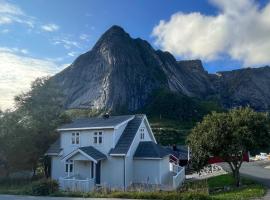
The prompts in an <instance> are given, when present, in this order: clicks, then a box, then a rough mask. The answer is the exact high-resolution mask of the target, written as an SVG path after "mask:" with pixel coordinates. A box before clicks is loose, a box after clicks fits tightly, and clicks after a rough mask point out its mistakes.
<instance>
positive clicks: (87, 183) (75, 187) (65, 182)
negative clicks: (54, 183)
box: [59, 177, 95, 192]
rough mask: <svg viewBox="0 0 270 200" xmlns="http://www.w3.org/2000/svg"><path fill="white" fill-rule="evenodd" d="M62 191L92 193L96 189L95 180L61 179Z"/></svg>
mask: <svg viewBox="0 0 270 200" xmlns="http://www.w3.org/2000/svg"><path fill="white" fill-rule="evenodd" d="M59 186H60V189H61V190H64V191H72V192H90V191H92V190H94V188H95V179H82V180H81V179H76V178H70V177H67V178H59Z"/></svg>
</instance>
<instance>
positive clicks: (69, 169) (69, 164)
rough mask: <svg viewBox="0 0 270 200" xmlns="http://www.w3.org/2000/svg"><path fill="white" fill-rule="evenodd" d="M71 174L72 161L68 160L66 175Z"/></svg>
mask: <svg viewBox="0 0 270 200" xmlns="http://www.w3.org/2000/svg"><path fill="white" fill-rule="evenodd" d="M72 172H73V160H69V161H67V162H66V173H72Z"/></svg>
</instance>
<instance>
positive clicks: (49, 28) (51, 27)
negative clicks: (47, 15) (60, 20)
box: [41, 24, 59, 32]
mask: <svg viewBox="0 0 270 200" xmlns="http://www.w3.org/2000/svg"><path fill="white" fill-rule="evenodd" d="M41 29H42V30H43V31H47V32H54V31H57V30H58V29H59V26H58V25H56V24H44V25H42V26H41Z"/></svg>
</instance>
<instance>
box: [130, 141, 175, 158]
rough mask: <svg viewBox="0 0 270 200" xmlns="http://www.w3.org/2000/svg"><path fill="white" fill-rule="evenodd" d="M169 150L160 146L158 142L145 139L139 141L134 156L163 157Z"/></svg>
mask: <svg viewBox="0 0 270 200" xmlns="http://www.w3.org/2000/svg"><path fill="white" fill-rule="evenodd" d="M169 154H170V152H169V151H168V150H167V149H166V148H164V147H162V146H160V145H159V144H156V143H155V142H152V141H145V142H140V143H139V145H138V147H137V149H136V151H135V154H134V156H133V157H134V158H163V157H165V156H167V155H169Z"/></svg>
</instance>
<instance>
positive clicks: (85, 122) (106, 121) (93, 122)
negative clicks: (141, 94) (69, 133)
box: [58, 115, 134, 129]
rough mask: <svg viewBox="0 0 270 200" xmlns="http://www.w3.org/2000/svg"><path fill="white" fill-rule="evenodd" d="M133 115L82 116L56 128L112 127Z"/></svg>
mask: <svg viewBox="0 0 270 200" xmlns="http://www.w3.org/2000/svg"><path fill="white" fill-rule="evenodd" d="M132 117H134V115H121V116H110V117H109V118H104V117H93V118H82V119H76V120H74V121H73V122H71V123H69V124H65V125H63V126H61V127H59V128H58V129H69V128H72V129H74V128H88V127H114V126H117V125H118V124H121V123H122V122H124V121H126V120H128V119H130V118H132Z"/></svg>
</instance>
